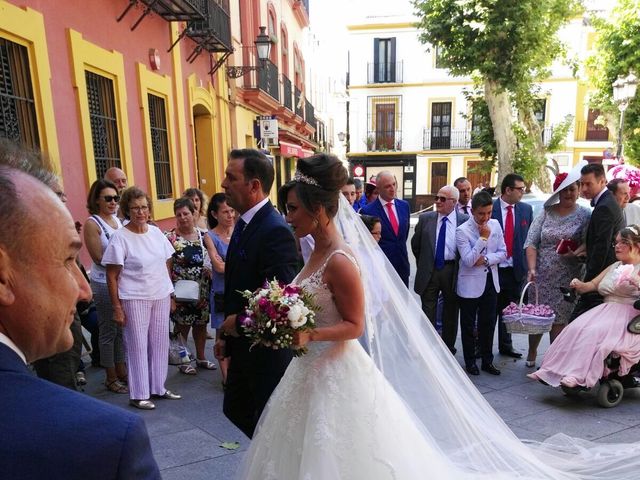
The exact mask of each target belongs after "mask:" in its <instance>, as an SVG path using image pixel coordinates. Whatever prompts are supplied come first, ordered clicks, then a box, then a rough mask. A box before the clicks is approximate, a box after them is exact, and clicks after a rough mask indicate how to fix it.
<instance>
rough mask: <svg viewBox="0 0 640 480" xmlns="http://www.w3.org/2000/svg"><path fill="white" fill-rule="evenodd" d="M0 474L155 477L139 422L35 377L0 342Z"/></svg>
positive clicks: (73, 478)
mask: <svg viewBox="0 0 640 480" xmlns="http://www.w3.org/2000/svg"><path fill="white" fill-rule="evenodd" d="M0 412H1V413H0V477H1V478H15V479H20V480H35V479H43V480H44V479H46V480H58V479H59V480H86V479H92V480H98V479H99V480H112V479H123V480H124V479H159V478H160V472H159V471H158V465H157V464H156V461H155V459H154V458H153V454H152V453H151V446H150V445H149V436H148V435H147V429H146V427H145V425H144V422H143V420H142V419H141V418H140V417H139V416H138V415H135V414H133V413H129V412H127V411H125V410H123V409H121V408H118V407H114V406H111V405H109V404H107V403H104V402H100V401H99V400H95V399H93V398H91V397H87V396H85V395H83V394H81V393H78V392H74V391H72V390H69V389H67V388H63V387H60V386H58V385H55V384H53V383H50V382H48V381H46V380H42V379H39V378H37V377H35V376H34V375H33V374H32V373H31V372H30V371H29V369H28V368H27V366H26V365H25V364H24V362H23V361H22V359H21V358H20V357H19V356H18V355H17V354H16V353H15V352H14V351H13V350H11V349H10V348H9V347H7V346H6V345H4V344H0Z"/></svg>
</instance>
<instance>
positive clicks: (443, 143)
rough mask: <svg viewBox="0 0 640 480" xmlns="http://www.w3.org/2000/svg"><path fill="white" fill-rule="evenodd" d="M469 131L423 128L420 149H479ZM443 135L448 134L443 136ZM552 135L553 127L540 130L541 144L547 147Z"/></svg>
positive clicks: (463, 129)
mask: <svg viewBox="0 0 640 480" xmlns="http://www.w3.org/2000/svg"><path fill="white" fill-rule="evenodd" d="M471 132H472V131H471V130H470V129H466V128H462V129H447V128H439V129H435V130H432V129H429V128H425V129H424V130H423V134H422V148H423V149H424V150H465V149H466V150H469V149H474V148H480V147H481V145H480V144H479V143H478V141H477V140H476V139H475V138H473V137H472V135H471ZM443 133H448V134H444V135H443ZM552 135H553V126H546V127H544V128H543V129H542V143H543V144H544V145H545V146H548V145H549V142H550V141H551V137H552Z"/></svg>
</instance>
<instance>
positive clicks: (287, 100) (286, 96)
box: [282, 75, 293, 112]
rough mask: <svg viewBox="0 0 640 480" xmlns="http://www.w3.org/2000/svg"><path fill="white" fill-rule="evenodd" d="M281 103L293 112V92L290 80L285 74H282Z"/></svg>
mask: <svg viewBox="0 0 640 480" xmlns="http://www.w3.org/2000/svg"><path fill="white" fill-rule="evenodd" d="M282 104H283V105H284V106H285V107H286V108H288V109H289V110H291V111H292V112H293V92H292V91H291V80H289V79H288V78H287V76H286V75H282Z"/></svg>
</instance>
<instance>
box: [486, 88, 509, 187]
mask: <svg viewBox="0 0 640 480" xmlns="http://www.w3.org/2000/svg"><path fill="white" fill-rule="evenodd" d="M484 98H485V101H486V102H487V106H488V107H489V116H490V117H491V124H492V126H493V135H494V137H495V139H496V148H497V150H498V179H497V185H500V183H501V182H502V179H503V178H504V176H505V175H507V174H508V173H511V172H513V159H514V156H515V152H516V136H515V134H514V133H513V130H512V129H511V122H512V121H513V120H512V117H511V101H510V99H509V94H508V92H506V91H504V90H503V91H500V88H499V85H498V84H497V83H496V82H494V81H492V80H488V79H487V80H485V81H484Z"/></svg>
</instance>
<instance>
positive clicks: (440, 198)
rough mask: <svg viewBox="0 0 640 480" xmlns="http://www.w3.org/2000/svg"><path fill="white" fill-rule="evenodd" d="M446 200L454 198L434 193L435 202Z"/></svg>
mask: <svg viewBox="0 0 640 480" xmlns="http://www.w3.org/2000/svg"><path fill="white" fill-rule="evenodd" d="M447 200H455V198H447V197H443V196H442V195H436V202H442V203H444V202H446V201H447Z"/></svg>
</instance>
